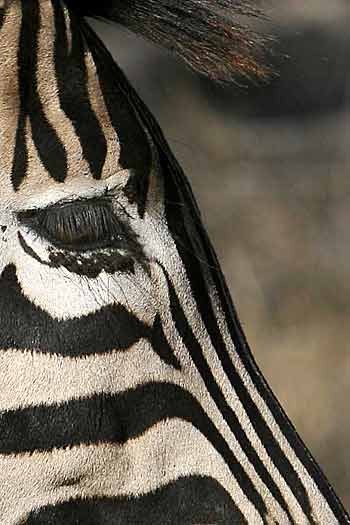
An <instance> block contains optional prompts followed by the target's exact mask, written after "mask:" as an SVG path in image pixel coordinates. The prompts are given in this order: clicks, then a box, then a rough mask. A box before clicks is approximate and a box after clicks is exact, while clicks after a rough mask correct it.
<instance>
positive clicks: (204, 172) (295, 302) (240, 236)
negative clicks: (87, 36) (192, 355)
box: [96, 0, 350, 509]
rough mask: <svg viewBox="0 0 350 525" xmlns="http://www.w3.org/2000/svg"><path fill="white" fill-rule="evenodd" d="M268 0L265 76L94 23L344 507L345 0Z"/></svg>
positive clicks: (349, 266) (348, 430)
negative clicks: (182, 54) (189, 60)
mask: <svg viewBox="0 0 350 525" xmlns="http://www.w3.org/2000/svg"><path fill="white" fill-rule="evenodd" d="M266 4H267V11H268V15H269V16H270V21H269V22H267V23H265V24H264V28H263V29H264V30H266V31H267V32H271V33H273V34H274V35H275V36H276V37H277V43H276V44H275V56H274V58H273V59H272V62H273V64H274V67H275V69H276V70H277V71H278V72H279V77H276V78H275V79H274V80H273V81H272V82H271V83H270V84H269V85H268V86H265V87H261V86H260V87H254V86H251V87H249V88H238V87H233V88H230V89H228V88H223V87H218V86H213V85H212V84H209V83H208V82H207V81H205V80H204V79H201V78H198V77H196V76H195V75H193V74H192V73H191V72H189V71H188V70H186V68H185V67H183V66H182V65H181V64H178V63H177V62H176V61H175V60H174V59H172V58H171V57H169V55H167V54H166V53H163V52H161V51H159V50H158V49H157V48H155V47H153V46H151V45H148V44H145V43H144V42H143V41H141V40H139V39H137V38H135V37H133V36H131V35H129V34H127V33H126V32H123V31H117V32H116V30H115V29H114V28H112V27H109V26H102V25H100V24H98V25H97V26H96V27H98V30H99V32H100V34H101V35H103V38H104V40H105V42H106V43H107V44H108V46H109V48H110V49H111V50H112V52H113V54H114V56H115V57H116V59H117V60H118V62H119V63H120V64H121V65H122V67H123V68H124V70H125V71H126V73H127V75H128V77H129V78H130V80H131V81H132V82H133V84H134V86H135V87H136V88H137V90H138V91H139V93H140V94H141V96H142V97H143V98H144V100H145V101H146V103H147V104H148V105H149V106H150V108H151V109H152V111H153V112H154V113H155V115H156V116H157V118H158V119H159V121H160V123H161V125H162V128H163V130H164V132H165V134H166V137H167V139H168V141H169V142H170V144H171V146H172V148H173V150H174V151H175V153H176V154H177V156H178V158H179V160H180V161H181V163H182V165H183V167H184V168H185V171H186V172H187V174H188V176H189V178H190V180H191V182H192V185H193V187H194V190H195V193H196V195H197V198H198V200H199V202H200V205H201V209H202V211H203V216H204V220H205V223H206V224H207V227H208V230H209V232H210V234H211V238H212V240H213V242H214V245H215V247H216V249H217V252H218V255H219V258H220V260H221V263H222V266H223V269H224V273H225V275H226V278H227V281H228V283H229V286H230V289H231V291H232V294H233V297H234V300H235V303H236V307H237V309H238V312H239V315H240V318H241V321H242V323H243V325H244V327H245V331H246V334H247V337H248V340H249V341H250V345H251V347H252V349H253V352H254V355H255V358H256V360H257V362H258V363H259V365H260V367H261V369H262V370H263V372H264V374H265V376H266V377H267V379H268V381H269V382H270V385H271V386H272V388H273V390H274V392H275V393H276V394H277V397H278V398H279V400H280V401H281V403H282V405H283V406H284V408H285V409H286V412H287V413H288V415H289V416H290V418H291V419H292V421H293V422H294V424H295V425H296V427H297V428H298V431H299V433H300V434H301V436H302V437H303V439H304V440H305V442H306V443H307V445H308V446H309V448H310V449H311V450H312V452H313V454H314V456H315V457H316V458H317V460H318V461H319V463H320V464H321V465H322V467H323V469H324V471H325V472H326V474H327V476H328V478H329V479H330V481H331V482H332V484H333V485H334V487H335V489H336V491H337V492H338V494H339V495H340V497H341V498H342V500H343V502H344V504H345V506H346V507H347V508H349V509H350V447H349V444H350V411H349V406H350V343H349V339H350V318H349V313H350V233H349V231H350V230H349V226H350V206H349V204H350V177H349V175H350V173H349V171H350V73H349V71H350V58H349V57H350V31H349V27H350V5H349V2H348V0H332V1H331V2H330V1H329V0H309V1H308V2H301V1H300V0H284V2H280V0H266V2H265V5H266ZM281 4H283V6H281Z"/></svg>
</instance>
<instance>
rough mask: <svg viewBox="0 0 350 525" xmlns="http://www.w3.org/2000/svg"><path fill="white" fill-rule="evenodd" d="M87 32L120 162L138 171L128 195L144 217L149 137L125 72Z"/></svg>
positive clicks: (150, 155)
mask: <svg viewBox="0 0 350 525" xmlns="http://www.w3.org/2000/svg"><path fill="white" fill-rule="evenodd" d="M83 32H84V36H85V38H86V41H87V43H88V46H89V48H90V50H91V52H92V54H93V57H94V60H95V63H96V68H97V76H98V79H99V82H100V86H101V90H102V94H103V97H104V101H105V104H106V107H107V110H108V113H109V117H110V120H111V122H112V125H113V127H114V129H115V131H116V133H117V135H118V138H119V142H120V147H121V151H120V159H119V162H120V165H121V166H122V167H123V168H131V169H132V170H133V171H134V176H133V177H132V178H131V179H130V182H129V183H128V187H127V195H128V197H129V199H130V200H131V201H133V202H136V204H137V206H138V211H139V214H140V216H141V217H142V216H143V214H144V212H145V204H146V198H147V191H148V185H149V175H150V172H151V168H152V153H151V149H150V144H149V139H148V137H147V135H146V133H145V131H144V129H143V127H142V125H141V123H140V120H139V116H138V113H137V112H136V111H135V109H134V106H133V105H132V103H131V101H130V99H129V88H128V85H125V83H124V80H123V75H122V74H121V73H120V72H119V69H116V66H115V63H114V61H113V59H112V57H111V56H110V55H109V53H108V52H107V51H106V50H105V48H104V46H101V44H100V41H99V40H98V38H97V37H96V35H95V34H94V33H93V32H92V31H91V29H90V28H89V27H87V26H86V25H84V26H83Z"/></svg>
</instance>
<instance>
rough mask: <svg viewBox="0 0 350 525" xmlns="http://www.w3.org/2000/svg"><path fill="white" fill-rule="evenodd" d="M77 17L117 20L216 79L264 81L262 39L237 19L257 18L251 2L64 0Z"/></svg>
mask: <svg viewBox="0 0 350 525" xmlns="http://www.w3.org/2000/svg"><path fill="white" fill-rule="evenodd" d="M66 4H67V5H68V6H69V8H70V9H72V10H74V11H75V12H76V13H78V14H79V15H80V16H89V17H94V18H102V19H106V20H109V21H113V22H117V23H118V24H121V25H122V26H125V27H126V28H128V29H129V30H131V31H133V32H134V33H136V34H139V35H141V36H143V37H145V38H146V39H148V40H150V41H152V42H154V43H156V44H158V45H161V46H163V47H165V48H167V49H169V50H170V51H172V52H174V53H175V54H176V55H178V56H179V57H181V58H182V59H183V60H184V61H185V62H186V63H187V64H188V65H189V66H190V67H191V68H193V69H194V70H195V71H197V72H199V73H202V74H203V75H206V76H208V77H209V78H211V79H213V80H217V81H232V80H235V79H237V78H250V79H262V80H263V79H266V78H267V77H268V75H269V68H268V67H267V66H266V65H264V62H265V61H264V55H265V49H266V46H265V43H266V39H265V38H263V37H262V36H260V35H259V34H258V33H257V32H255V31H253V30H252V29H249V28H247V27H246V26H244V25H243V24H242V23H241V21H237V18H239V19H242V16H248V15H249V16H260V14H261V13H260V11H259V9H258V8H257V7H255V6H254V4H256V2H253V1H252V0H182V1H179V0H109V1H107V2H94V3H92V5H90V3H87V2H86V5H85V2H81V1H80V2H77V0H66Z"/></svg>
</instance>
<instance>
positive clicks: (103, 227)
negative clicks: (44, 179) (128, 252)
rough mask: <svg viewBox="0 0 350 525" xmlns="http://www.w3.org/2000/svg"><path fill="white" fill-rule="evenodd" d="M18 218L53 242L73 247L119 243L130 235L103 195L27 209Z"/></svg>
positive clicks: (79, 248)
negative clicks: (36, 208)
mask: <svg viewBox="0 0 350 525" xmlns="http://www.w3.org/2000/svg"><path fill="white" fill-rule="evenodd" d="M18 218H19V220H20V223H21V224H23V225H25V226H27V227H29V228H30V229H32V230H34V231H35V232H36V233H38V234H39V235H41V236H43V237H45V238H46V239H47V240H48V241H50V242H51V243H52V244H54V245H56V246H58V247H62V248H67V249H71V250H92V249H97V248H104V247H108V246H119V245H120V244H121V243H122V241H123V240H124V239H125V237H126V235H127V228H126V226H125V225H123V223H122V222H120V221H119V220H118V219H117V217H116V216H115V214H114V213H113V209H112V205H111V203H110V202H109V201H108V200H102V199H99V200H97V199H95V200H88V201H80V202H75V203H68V204H61V205H57V206H52V207H50V208H45V209H43V210H29V211H24V212H20V213H19V214H18Z"/></svg>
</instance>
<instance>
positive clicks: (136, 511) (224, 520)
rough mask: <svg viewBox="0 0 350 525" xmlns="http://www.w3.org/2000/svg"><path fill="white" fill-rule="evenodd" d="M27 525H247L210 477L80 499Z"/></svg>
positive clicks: (49, 509) (56, 507)
mask: <svg viewBox="0 0 350 525" xmlns="http://www.w3.org/2000/svg"><path fill="white" fill-rule="evenodd" d="M26 523H27V525H44V524H45V525H47V524H51V525H77V524H79V523H80V524H84V525H127V524H129V525H193V524H201V525H214V524H215V525H216V524H220V525H246V524H247V521H246V519H245V518H244V516H243V515H242V513H241V512H240V511H239V509H238V508H237V506H236V505H235V504H234V503H233V501H232V499H231V497H230V496H229V494H228V493H227V492H226V491H225V490H224V489H223V487H221V485H219V483H218V482H217V481H215V480H214V479H211V478H208V477H198V476H191V477H187V478H180V479H178V480H176V481H173V482H171V483H169V484H167V485H166V486H164V487H162V488H159V489H157V490H156V491H154V492H152V493H149V494H145V495H141V496H139V497H134V496H125V497H118V498H96V499H84V500H81V499H77V500H70V501H67V502H65V503H61V504H57V505H52V506H47V507H44V508H42V509H40V510H38V511H37V512H32V513H31V514H30V516H29V517H28V519H27V521H26Z"/></svg>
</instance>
